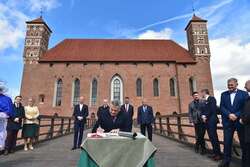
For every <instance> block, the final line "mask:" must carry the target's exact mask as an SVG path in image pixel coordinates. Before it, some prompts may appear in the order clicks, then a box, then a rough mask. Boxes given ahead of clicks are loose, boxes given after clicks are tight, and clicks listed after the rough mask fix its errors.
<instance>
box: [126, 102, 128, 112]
mask: <svg viewBox="0 0 250 167" xmlns="http://www.w3.org/2000/svg"><path fill="white" fill-rule="evenodd" d="M126 111H127V112H128V104H126Z"/></svg>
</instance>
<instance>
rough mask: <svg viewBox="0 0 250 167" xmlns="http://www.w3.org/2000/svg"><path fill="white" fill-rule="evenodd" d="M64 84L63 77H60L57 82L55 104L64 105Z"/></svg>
mask: <svg viewBox="0 0 250 167" xmlns="http://www.w3.org/2000/svg"><path fill="white" fill-rule="evenodd" d="M62 86H63V81H62V79H58V80H57V82H56V91H55V103H54V104H55V106H61V105H62Z"/></svg>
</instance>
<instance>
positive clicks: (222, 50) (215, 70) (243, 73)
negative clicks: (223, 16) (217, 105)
mask: <svg viewBox="0 0 250 167" xmlns="http://www.w3.org/2000/svg"><path fill="white" fill-rule="evenodd" d="M210 47H211V54H212V57H211V70H212V75H213V82H214V89H215V94H216V95H217V97H219V95H220V93H221V92H222V91H223V90H226V89H227V87H226V81H227V79H228V78H230V77H236V78H237V79H238V80H239V88H241V89H244V84H245V82H246V81H247V80H249V79H250V73H249V65H250V56H249V55H250V43H241V41H240V40H237V39H231V38H230V37H225V38H219V39H214V40H210Z"/></svg>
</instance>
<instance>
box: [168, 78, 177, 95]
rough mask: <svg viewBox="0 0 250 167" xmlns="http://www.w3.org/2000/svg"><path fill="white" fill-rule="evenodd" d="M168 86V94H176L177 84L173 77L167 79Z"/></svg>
mask: <svg viewBox="0 0 250 167" xmlns="http://www.w3.org/2000/svg"><path fill="white" fill-rule="evenodd" d="M169 87H170V96H176V95H177V84H176V79H175V78H171V79H170V80H169Z"/></svg>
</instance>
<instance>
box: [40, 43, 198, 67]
mask: <svg viewBox="0 0 250 167" xmlns="http://www.w3.org/2000/svg"><path fill="white" fill-rule="evenodd" d="M40 62H177V63H195V61H194V59H193V58H192V56H191V55H190V53H189V52H188V51H187V50H186V49H184V48H183V47H182V46H180V45H178V44H177V43H175V42H174V41H172V40H134V39H129V40H127V39H65V40H63V41H62V42H60V43H59V44H57V45H56V46H55V47H53V48H51V49H49V50H48V51H47V52H46V53H45V55H44V56H42V57H41V59H40Z"/></svg>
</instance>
